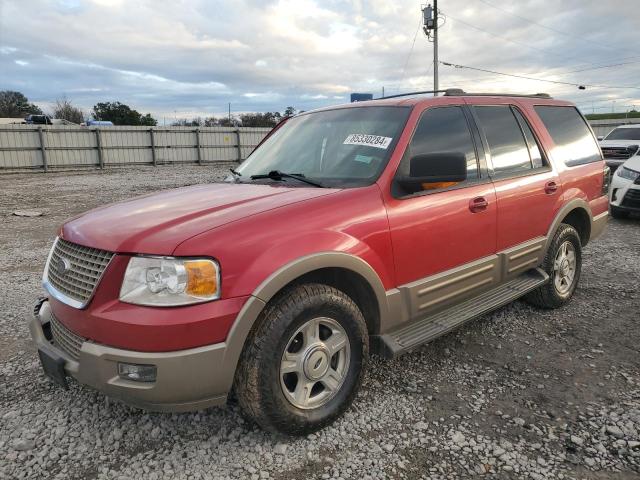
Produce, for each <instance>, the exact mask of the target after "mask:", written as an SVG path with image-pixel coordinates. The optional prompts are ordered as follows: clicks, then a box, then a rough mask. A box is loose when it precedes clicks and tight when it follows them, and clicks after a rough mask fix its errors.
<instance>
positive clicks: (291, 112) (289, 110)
mask: <svg viewBox="0 0 640 480" xmlns="http://www.w3.org/2000/svg"><path fill="white" fill-rule="evenodd" d="M295 114H296V109H295V108H293V107H287V108H285V109H284V112H282V116H283V117H293V116H294V115H295Z"/></svg>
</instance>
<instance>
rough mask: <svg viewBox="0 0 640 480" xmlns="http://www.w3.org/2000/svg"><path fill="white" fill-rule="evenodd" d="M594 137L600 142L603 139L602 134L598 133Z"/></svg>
mask: <svg viewBox="0 0 640 480" xmlns="http://www.w3.org/2000/svg"><path fill="white" fill-rule="evenodd" d="M596 138H597V139H598V141H599V142H600V141H602V140H604V135H598V136H597V137H596Z"/></svg>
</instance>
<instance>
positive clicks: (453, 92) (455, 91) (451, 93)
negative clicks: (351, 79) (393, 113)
mask: <svg viewBox="0 0 640 480" xmlns="http://www.w3.org/2000/svg"><path fill="white" fill-rule="evenodd" d="M429 93H444V96H445V97H458V96H461V95H466V96H471V97H529V98H531V97H533V98H552V97H551V95H549V94H548V93H531V94H525V93H474V92H465V91H464V90H462V89H461V88H447V89H445V90H422V91H419V92H407V93H398V94H396V95H387V96H386V97H380V98H378V99H377V100H384V99H387V98H398V97H410V96H413V95H427V94H429Z"/></svg>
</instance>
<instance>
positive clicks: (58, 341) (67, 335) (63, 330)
mask: <svg viewBox="0 0 640 480" xmlns="http://www.w3.org/2000/svg"><path fill="white" fill-rule="evenodd" d="M51 335H52V337H53V344H54V345H55V346H56V347H58V348H60V349H61V350H62V351H64V352H66V353H67V354H68V355H69V356H70V357H71V358H73V359H74V360H78V358H80V349H81V348H82V344H83V342H84V341H85V339H84V338H82V337H81V336H79V335H76V334H75V333H73V332H72V331H71V330H69V329H68V328H67V327H65V326H64V325H63V324H62V323H60V322H59V321H58V319H57V318H56V317H54V316H53V314H51Z"/></svg>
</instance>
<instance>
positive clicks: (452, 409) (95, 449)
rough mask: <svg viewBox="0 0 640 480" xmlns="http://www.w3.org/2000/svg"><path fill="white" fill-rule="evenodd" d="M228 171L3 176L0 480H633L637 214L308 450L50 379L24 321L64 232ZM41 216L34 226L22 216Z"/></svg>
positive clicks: (378, 369)
mask: <svg viewBox="0 0 640 480" xmlns="http://www.w3.org/2000/svg"><path fill="white" fill-rule="evenodd" d="M222 175H224V169H223V168H221V167H195V166H189V167H161V168H157V169H153V168H140V169H136V170H110V171H106V172H85V173H82V174H57V173H56V174H48V175H43V174H29V175H26V174H24V175H6V176H0V217H1V218H2V222H3V228H2V229H0V245H1V246H2V248H0V273H2V275H0V292H1V294H0V312H1V313H2V315H1V316H0V386H1V388H0V478H2V479H4V478H7V479H9V478H11V479H14V478H16V479H19V478H30V479H41V478H58V479H85V478H97V479H112V478H114V479H133V478H136V479H142V478H144V479H147V478H148V479H164V478H166V479H213V478H252V479H264V478H273V479H297V478H343V479H347V478H353V479H358V480H360V479H369V478H410V479H411V478H433V479H445V478H467V477H469V476H472V475H488V476H491V477H492V478H514V477H516V478H532V479H546V478H559V479H562V478H567V479H569V478H580V479H601V478H617V479H631V478H638V476H639V475H640V355H639V353H640V347H639V345H640V323H639V322H640V314H639V312H640V296H639V294H638V279H639V278H640V260H639V257H638V253H639V252H640V220H638V219H631V220H626V221H615V220H612V221H611V222H610V224H609V229H608V231H607V233H606V234H605V235H604V237H603V238H602V239H601V240H600V241H599V242H598V243H594V244H592V245H589V246H588V247H587V249H586V250H585V252H584V270H583V277H582V280H581V286H580V288H579V290H578V291H577V293H576V296H575V298H574V300H573V301H572V302H571V303H570V304H569V305H568V306H566V307H565V308H562V309H560V310H556V311H541V310H536V309H534V308H532V307H530V306H528V305H526V304H525V303H522V302H516V303H514V304H512V305H509V306H507V307H505V308H503V309H501V310H498V311H496V312H495V313H493V314H491V315H487V316H485V317H483V318H481V319H479V320H478V321H476V322H474V323H472V324H470V325H469V326H467V327H465V328H463V329H462V330H459V331H458V332H455V333H452V334H450V335H447V336H446V337H443V338H442V339H440V340H438V341H436V342H434V343H432V344H430V345H428V346H425V347H423V348H422V349H421V350H419V351H417V352H415V353H413V354H410V355H406V356H404V357H401V358H399V359H397V360H395V361H392V362H383V361H381V360H378V359H373V361H372V362H371V364H370V365H371V368H370V370H369V373H368V374H367V376H366V379H365V383H364V386H363V389H362V392H361V394H360V395H359V397H358V399H357V401H356V403H355V404H354V406H353V408H352V409H350V410H349V412H347V414H346V415H345V416H344V418H342V419H341V420H339V421H338V422H336V423H335V424H334V425H333V426H331V427H329V428H327V429H325V430H323V431H322V432H320V433H318V434H315V435H309V436H308V437H306V438H302V439H290V438H285V437H279V436H273V435H269V434H266V433H264V432H262V431H261V430H259V429H258V428H256V427H255V426H253V425H249V424H247V423H246V422H245V421H244V420H243V419H242V417H241V416H240V414H239V412H238V409H237V407H236V406H235V405H230V406H229V407H227V408H218V409H209V410H206V411H202V412H198V413H190V414H154V413H145V412H142V411H140V410H136V409H132V408H129V407H126V406H124V405H121V404H119V403H115V402H112V401H109V400H108V399H107V398H105V397H104V396H103V395H101V394H99V393H96V392H94V391H91V390H90V389H88V388H86V387H82V386H80V385H77V384H75V383H72V385H71V388H70V390H69V391H63V390H61V389H59V388H57V387H55V386H54V385H52V384H51V382H49V381H48V380H47V379H46V378H45V377H44V376H43V374H42V373H41V370H40V366H39V363H38V361H37V357H36V355H35V353H34V351H33V350H32V348H31V346H30V344H29V342H28V330H27V328H26V325H25V318H26V317H27V315H28V314H29V312H30V311H31V309H32V306H33V304H34V302H35V300H36V298H37V297H38V296H39V295H40V286H39V279H40V275H41V270H42V267H43V263H44V260H45V257H46V254H47V251H48V249H49V247H50V244H51V241H52V239H53V237H54V236H55V233H56V228H57V226H58V225H59V224H60V223H61V222H62V221H63V220H64V219H65V218H66V217H69V216H71V215H74V214H77V213H80V212H82V211H84V210H86V209H88V208H91V207H93V206H97V205H100V204H103V203H105V202H109V201H114V200H119V199H123V198H127V197H131V196H134V195H138V194H143V193H148V192H149V191H153V190H158V189H161V188H170V187H174V186H179V185H185V184H192V183H200V182H209V181H213V180H215V179H219V178H221V176H222ZM16 210H36V211H39V212H43V213H44V215H43V216H42V217H17V216H13V215H12V212H14V211H16Z"/></svg>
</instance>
